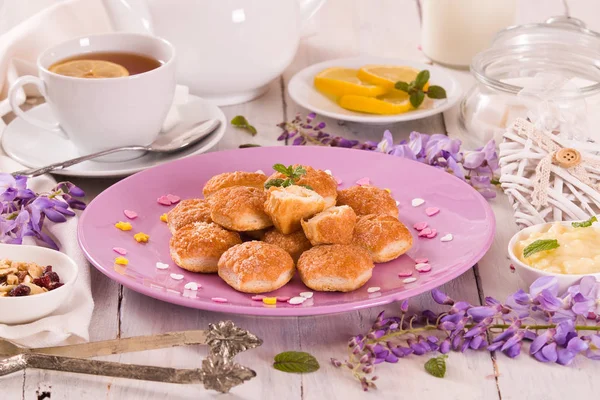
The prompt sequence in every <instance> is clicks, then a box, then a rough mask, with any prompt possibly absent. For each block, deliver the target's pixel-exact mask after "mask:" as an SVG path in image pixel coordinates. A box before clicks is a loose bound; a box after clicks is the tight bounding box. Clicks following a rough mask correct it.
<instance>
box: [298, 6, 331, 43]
mask: <svg viewBox="0 0 600 400" xmlns="http://www.w3.org/2000/svg"><path fill="white" fill-rule="evenodd" d="M325 1H326V0H298V5H299V6H300V26H301V36H302V37H306V36H309V35H310V33H311V28H310V27H309V23H308V21H309V20H310V19H311V18H312V17H313V15H315V14H316V13H317V11H319V9H320V8H321V6H322V5H323V4H324V3H325Z"/></svg>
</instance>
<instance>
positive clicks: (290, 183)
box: [281, 178, 294, 188]
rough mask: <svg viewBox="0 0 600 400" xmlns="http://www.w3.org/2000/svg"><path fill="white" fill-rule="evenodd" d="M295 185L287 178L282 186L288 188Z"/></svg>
mask: <svg viewBox="0 0 600 400" xmlns="http://www.w3.org/2000/svg"><path fill="white" fill-rule="evenodd" d="M293 184H294V182H292V180H291V179H290V178H287V179H286V180H284V181H283V183H282V184H281V186H282V187H284V188H286V187H289V186H292V185H293Z"/></svg>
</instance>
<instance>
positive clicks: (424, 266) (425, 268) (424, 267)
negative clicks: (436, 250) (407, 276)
mask: <svg viewBox="0 0 600 400" xmlns="http://www.w3.org/2000/svg"><path fill="white" fill-rule="evenodd" d="M415 269H416V270H417V271H419V272H429V271H431V265H429V264H427V263H422V264H417V265H415Z"/></svg>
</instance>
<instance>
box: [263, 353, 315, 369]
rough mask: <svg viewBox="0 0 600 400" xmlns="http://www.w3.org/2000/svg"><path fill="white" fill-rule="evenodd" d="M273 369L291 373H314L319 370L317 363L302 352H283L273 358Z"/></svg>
mask: <svg viewBox="0 0 600 400" xmlns="http://www.w3.org/2000/svg"><path fill="white" fill-rule="evenodd" d="M273 368H275V369H277V370H279V371H283V372H293V373H303V372H315V371H316V370H318V369H319V362H318V361H317V359H316V358H314V357H313V356H312V355H310V354H308V353H305V352H303V351H284V352H283V353H279V354H277V355H276V356H275V362H274V363H273Z"/></svg>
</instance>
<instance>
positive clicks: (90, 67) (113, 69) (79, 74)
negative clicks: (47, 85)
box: [50, 60, 129, 78]
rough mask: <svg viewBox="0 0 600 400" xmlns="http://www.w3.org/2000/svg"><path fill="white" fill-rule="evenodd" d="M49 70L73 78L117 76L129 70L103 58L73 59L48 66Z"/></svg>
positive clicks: (126, 74) (125, 74) (127, 72)
mask: <svg viewBox="0 0 600 400" xmlns="http://www.w3.org/2000/svg"><path fill="white" fill-rule="evenodd" d="M50 72H54V73H56V74H59V75H65V76H72V77H75V78H119V77H122V76H129V71H127V69H126V68H125V67H123V66H122V65H119V64H115V63H112V62H110V61H103V60H73V61H67V62H64V63H60V64H55V65H53V66H51V67H50Z"/></svg>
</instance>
